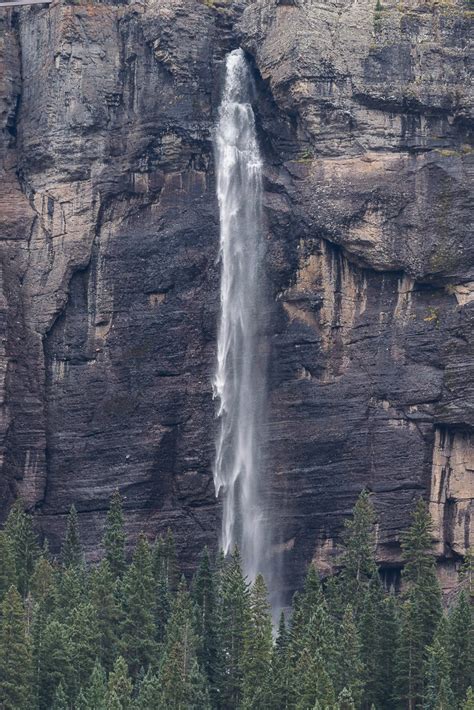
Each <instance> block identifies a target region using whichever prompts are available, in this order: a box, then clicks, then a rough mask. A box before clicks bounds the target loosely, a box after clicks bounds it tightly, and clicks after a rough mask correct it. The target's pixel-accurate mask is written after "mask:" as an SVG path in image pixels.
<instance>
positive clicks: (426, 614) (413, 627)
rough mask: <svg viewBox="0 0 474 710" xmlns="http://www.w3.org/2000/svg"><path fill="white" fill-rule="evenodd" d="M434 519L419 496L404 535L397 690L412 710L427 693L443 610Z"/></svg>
mask: <svg viewBox="0 0 474 710" xmlns="http://www.w3.org/2000/svg"><path fill="white" fill-rule="evenodd" d="M432 527H433V524H432V521H431V517H430V515H429V512H428V509H427V506H426V503H425V502H424V501H423V500H421V499H420V500H419V501H418V503H417V505H416V508H415V511H414V513H413V516H412V524H411V526H410V528H409V529H408V530H407V531H406V532H405V534H404V535H403V536H402V541H401V543H402V553H403V558H404V561H405V567H404V569H403V580H404V583H405V592H404V598H405V602H404V604H403V606H402V624H401V633H400V646H399V654H398V660H397V691H398V698H399V701H400V702H405V703H406V705H407V707H408V709H409V710H413V709H414V708H416V707H417V706H419V705H420V704H421V702H422V699H423V696H424V677H423V675H424V668H425V663H426V661H427V654H428V648H429V646H430V644H431V642H432V640H433V636H434V632H435V630H436V627H437V625H438V621H439V619H440V617H441V614H442V607H441V591H440V587H439V583H438V580H437V577H436V567H435V564H436V563H435V558H434V556H433V555H432V554H431V546H432Z"/></svg>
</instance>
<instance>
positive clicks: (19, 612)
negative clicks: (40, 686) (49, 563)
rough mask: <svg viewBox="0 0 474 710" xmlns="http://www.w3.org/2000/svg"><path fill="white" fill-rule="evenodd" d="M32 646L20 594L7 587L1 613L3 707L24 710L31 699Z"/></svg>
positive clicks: (0, 675)
mask: <svg viewBox="0 0 474 710" xmlns="http://www.w3.org/2000/svg"><path fill="white" fill-rule="evenodd" d="M31 679H32V664H31V648H30V639H29V638H28V636H27V633H26V628H25V612H24V609H23V604H22V600H21V597H20V595H19V593H18V592H17V590H16V588H15V587H10V589H9V590H8V592H7V593H6V595H5V598H4V600H3V602H2V606H1V616H0V698H1V707H2V710H26V708H28V707H29V706H30V700H31V693H32V687H31Z"/></svg>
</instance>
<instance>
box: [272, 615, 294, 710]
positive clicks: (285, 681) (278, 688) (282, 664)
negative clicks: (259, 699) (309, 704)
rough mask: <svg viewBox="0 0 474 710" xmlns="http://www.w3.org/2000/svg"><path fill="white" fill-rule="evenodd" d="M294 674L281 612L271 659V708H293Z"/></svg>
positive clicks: (287, 636)
mask: <svg viewBox="0 0 474 710" xmlns="http://www.w3.org/2000/svg"><path fill="white" fill-rule="evenodd" d="M293 684H294V674H293V668H292V664H291V656H290V635H289V633H288V629H287V627H286V622H285V615H284V613H283V612H282V613H281V615H280V622H279V625H278V634H277V638H276V642H275V645H274V647H273V658H272V707H273V708H274V710H290V708H292V707H293V695H294V689H293Z"/></svg>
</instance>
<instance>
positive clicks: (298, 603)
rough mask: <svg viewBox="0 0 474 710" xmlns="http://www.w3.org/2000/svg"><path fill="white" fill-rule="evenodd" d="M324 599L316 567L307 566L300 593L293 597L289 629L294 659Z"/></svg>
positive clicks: (302, 645)
mask: <svg viewBox="0 0 474 710" xmlns="http://www.w3.org/2000/svg"><path fill="white" fill-rule="evenodd" d="M324 603H325V600H324V596H323V591H322V587H321V580H320V579H319V574H318V572H317V570H316V568H315V567H314V566H313V565H312V564H311V565H310V566H309V567H308V572H307V574H306V579H305V583H304V588H303V591H302V593H300V594H298V593H296V594H295V596H294V599H293V616H292V620H291V629H290V646H291V655H292V657H293V659H296V658H297V657H298V656H299V654H300V653H301V651H302V650H303V648H304V644H305V633H306V630H307V627H308V624H309V623H310V621H311V619H312V617H313V615H314V613H315V612H316V610H318V609H319V608H320V607H321V605H324Z"/></svg>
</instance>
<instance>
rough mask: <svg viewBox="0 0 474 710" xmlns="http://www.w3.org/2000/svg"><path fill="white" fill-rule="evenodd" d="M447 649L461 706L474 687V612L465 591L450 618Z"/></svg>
mask: <svg viewBox="0 0 474 710" xmlns="http://www.w3.org/2000/svg"><path fill="white" fill-rule="evenodd" d="M446 647H447V652H448V657H449V666H450V679H451V687H452V690H453V694H454V700H455V702H456V704H458V705H459V704H460V703H461V702H462V700H463V699H464V697H465V695H466V692H467V689H468V687H469V686H471V685H474V623H473V611H472V607H471V605H470V604H469V601H468V599H467V596H466V593H465V592H464V591H463V592H461V594H460V596H459V599H458V600H457V603H456V605H455V606H454V608H453V609H452V610H451V613H450V614H449V617H448V629H447V643H446Z"/></svg>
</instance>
